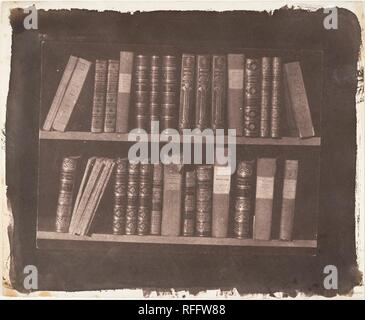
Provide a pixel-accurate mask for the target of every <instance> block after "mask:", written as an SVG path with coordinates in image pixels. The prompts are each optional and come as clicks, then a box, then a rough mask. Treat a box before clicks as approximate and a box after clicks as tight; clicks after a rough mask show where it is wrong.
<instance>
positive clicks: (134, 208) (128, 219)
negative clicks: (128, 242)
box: [125, 163, 140, 235]
mask: <svg viewBox="0 0 365 320" xmlns="http://www.w3.org/2000/svg"><path fill="white" fill-rule="evenodd" d="M139 166H140V164H139V163H129V165H128V185H127V209H126V215H125V234H127V235H132V234H136V233H137V220H138V195H139Z"/></svg>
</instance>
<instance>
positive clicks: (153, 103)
mask: <svg viewBox="0 0 365 320" xmlns="http://www.w3.org/2000/svg"><path fill="white" fill-rule="evenodd" d="M161 74H162V67H161V58H160V57H159V56H156V55H152V56H151V64H150V93H149V94H150V99H149V104H150V109H149V115H150V122H149V124H148V130H150V128H151V124H152V121H160V116H161Z"/></svg>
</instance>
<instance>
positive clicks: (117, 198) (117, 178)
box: [112, 158, 128, 234]
mask: <svg viewBox="0 0 365 320" xmlns="http://www.w3.org/2000/svg"><path fill="white" fill-rule="evenodd" d="M127 184H128V159H127V158H118V159H116V162H115V175H114V189H113V191H114V206H113V226H112V230H113V234H123V233H124V229H125V211H126V208H127Z"/></svg>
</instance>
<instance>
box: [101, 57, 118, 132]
mask: <svg viewBox="0 0 365 320" xmlns="http://www.w3.org/2000/svg"><path fill="white" fill-rule="evenodd" d="M118 78H119V61H118V60H109V61H108V78H107V86H106V97H105V119H104V132H115V124H116V116H117V98H118Z"/></svg>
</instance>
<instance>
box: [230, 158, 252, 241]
mask: <svg viewBox="0 0 365 320" xmlns="http://www.w3.org/2000/svg"><path fill="white" fill-rule="evenodd" d="M254 178H255V160H252V159H249V160H241V161H240V162H239V163H238V166H237V171H236V179H235V180H236V181H235V195H234V221H233V235H234V237H235V238H238V239H249V238H251V237H252V217H253V213H254V212H253V209H254V204H253V200H254V194H255V190H254V184H255V181H254Z"/></svg>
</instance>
